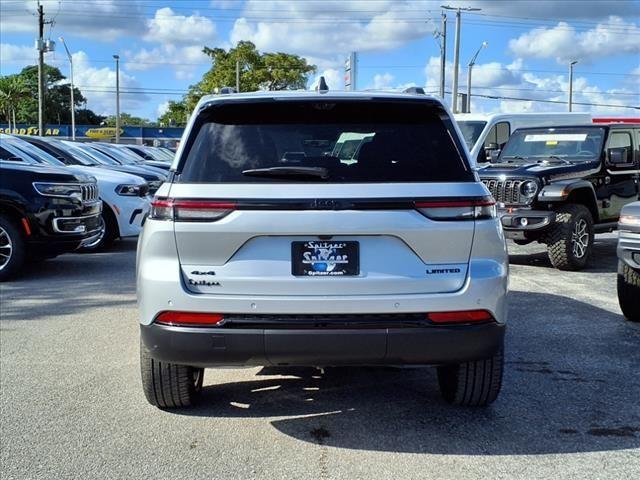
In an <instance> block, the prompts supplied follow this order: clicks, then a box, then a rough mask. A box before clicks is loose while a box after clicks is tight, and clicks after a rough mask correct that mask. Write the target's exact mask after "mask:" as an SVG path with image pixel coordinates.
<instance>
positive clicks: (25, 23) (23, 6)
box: [0, 0, 144, 41]
mask: <svg viewBox="0 0 640 480" xmlns="http://www.w3.org/2000/svg"><path fill="white" fill-rule="evenodd" d="M40 3H41V4H42V5H43V7H44V13H45V17H46V19H47V20H51V19H55V29H56V31H57V32H64V33H65V35H69V36H71V35H78V36H81V37H88V38H92V39H94V40H99V41H112V40H115V39H117V38H120V37H122V36H129V35H131V33H132V32H139V31H140V30H141V27H142V23H143V20H141V15H143V14H144V7H143V3H142V2H141V1H140V0H129V1H127V2H126V5H125V4H124V3H123V2H120V1H117V0H100V2H92V3H91V5H90V6H89V5H88V4H87V2H74V1H66V2H63V1H60V0H41V2H40ZM2 8H3V13H5V12H6V11H7V10H9V9H10V15H9V14H6V15H5V14H3V15H0V30H2V33H3V35H5V34H6V33H10V32H19V33H31V34H32V35H34V36H36V35H37V30H38V23H37V17H36V16H35V13H36V10H37V1H36V0H22V2H17V3H13V4H11V5H9V4H5V5H3V7H2Z"/></svg>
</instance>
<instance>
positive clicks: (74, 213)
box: [0, 161, 103, 281]
mask: <svg viewBox="0 0 640 480" xmlns="http://www.w3.org/2000/svg"><path fill="white" fill-rule="evenodd" d="M101 210H102V202H101V201H100V200H99V199H98V186H97V185H96V181H95V179H94V178H93V177H89V176H85V175H81V174H77V173H76V174H74V173H70V172H67V171H64V170H61V169H57V168H51V167H44V166H39V165H26V164H24V163H18V162H16V163H13V162H11V161H0V281H4V280H7V279H9V278H10V277H11V276H13V275H14V274H16V273H17V272H18V271H19V270H20V268H21V266H22V264H23V263H24V262H25V261H26V260H36V259H39V258H51V257H55V256H57V255H60V254H62V253H66V252H72V251H73V250H76V249H77V248H78V247H80V246H82V245H84V244H88V243H91V242H93V241H94V240H95V239H96V238H98V237H99V236H100V234H101V233H102V232H101V228H103V227H102V226H101V223H100V212H101Z"/></svg>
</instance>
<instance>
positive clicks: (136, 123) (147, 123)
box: [105, 112, 155, 127]
mask: <svg viewBox="0 0 640 480" xmlns="http://www.w3.org/2000/svg"><path fill="white" fill-rule="evenodd" d="M105 123H106V124H107V126H109V127H115V126H116V116H115V115H109V116H108V117H107V118H106V119H105ZM125 125H128V126H132V127H152V126H155V122H152V121H151V120H149V119H148V118H142V117H134V116H133V115H130V114H128V113H124V112H122V113H121V114H120V126H122V127H124V126H125Z"/></svg>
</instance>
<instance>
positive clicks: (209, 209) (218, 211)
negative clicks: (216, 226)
mask: <svg viewBox="0 0 640 480" xmlns="http://www.w3.org/2000/svg"><path fill="white" fill-rule="evenodd" d="M235 208H236V204H235V203H234V202H218V201H210V200H178V199H175V198H162V197H158V198H154V199H153V201H152V202H151V212H150V213H149V218H151V219H153V220H173V221H176V222H215V221H216V220H220V219H221V218H222V217H225V216H227V215H229V214H230V213H231V212H232V211H233V210H235Z"/></svg>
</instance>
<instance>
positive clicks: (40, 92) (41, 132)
mask: <svg viewBox="0 0 640 480" xmlns="http://www.w3.org/2000/svg"><path fill="white" fill-rule="evenodd" d="M37 45H38V135H39V136H41V137H44V124H45V121H44V108H43V107H44V48H45V47H44V8H43V7H42V5H40V2H38V42H37Z"/></svg>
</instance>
